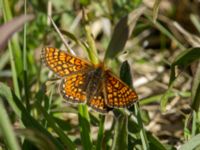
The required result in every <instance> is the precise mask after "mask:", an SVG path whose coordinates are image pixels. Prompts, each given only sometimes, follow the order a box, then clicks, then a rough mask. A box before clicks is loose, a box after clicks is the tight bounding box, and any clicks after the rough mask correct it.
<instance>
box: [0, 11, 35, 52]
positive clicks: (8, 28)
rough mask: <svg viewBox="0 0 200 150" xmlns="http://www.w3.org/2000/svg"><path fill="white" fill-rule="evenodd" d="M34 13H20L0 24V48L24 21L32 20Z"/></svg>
mask: <svg viewBox="0 0 200 150" xmlns="http://www.w3.org/2000/svg"><path fill="white" fill-rule="evenodd" d="M33 18H34V15H32V14H31V15H26V16H25V15H22V16H19V17H16V18H14V19H13V20H11V21H9V22H7V23H5V24H3V25H2V26H0V35H1V36H0V50H1V49H3V48H4V47H5V46H6V44H7V42H8V40H9V39H10V38H11V36H12V35H13V34H14V33H15V32H17V31H19V29H21V28H22V27H23V25H24V23H25V22H27V21H31V20H33Z"/></svg>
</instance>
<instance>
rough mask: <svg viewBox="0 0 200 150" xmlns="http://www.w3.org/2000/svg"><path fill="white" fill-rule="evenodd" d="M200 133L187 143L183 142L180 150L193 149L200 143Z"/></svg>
mask: <svg viewBox="0 0 200 150" xmlns="http://www.w3.org/2000/svg"><path fill="white" fill-rule="evenodd" d="M199 139H200V134H198V135H196V136H194V137H192V138H191V139H190V140H189V141H188V142H187V143H185V144H183V145H182V146H181V148H180V149H179V150H191V149H195V148H196V147H197V146H199V145H200V140H199Z"/></svg>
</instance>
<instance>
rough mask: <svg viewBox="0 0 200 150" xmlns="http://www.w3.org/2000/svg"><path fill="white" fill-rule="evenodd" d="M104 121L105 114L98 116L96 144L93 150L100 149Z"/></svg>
mask: <svg viewBox="0 0 200 150" xmlns="http://www.w3.org/2000/svg"><path fill="white" fill-rule="evenodd" d="M104 121H105V116H100V123H99V131H98V136H97V144H96V148H95V150H101V149H102V142H103V136H104Z"/></svg>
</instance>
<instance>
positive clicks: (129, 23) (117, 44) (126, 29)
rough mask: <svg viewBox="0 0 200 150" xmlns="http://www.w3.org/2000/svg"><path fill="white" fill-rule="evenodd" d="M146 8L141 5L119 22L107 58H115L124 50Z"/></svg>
mask: <svg viewBox="0 0 200 150" xmlns="http://www.w3.org/2000/svg"><path fill="white" fill-rule="evenodd" d="M144 10H145V7H143V6H142V7H139V8H137V9H135V10H134V11H132V12H131V13H130V14H128V15H126V16H125V17H123V18H122V19H121V20H120V21H119V22H118V23H117V25H116V26H115V28H114V32H113V35H112V38H111V41H110V43H109V45H108V48H107V51H106V54H105V58H104V59H105V60H107V59H112V58H115V57H116V56H117V55H118V54H119V53H120V52H121V51H122V50H123V48H124V46H125V44H126V41H127V40H128V38H129V37H130V35H131V33H132V31H133V29H134V27H135V24H136V22H137V20H138V18H139V17H140V16H141V15H142V14H143V13H144Z"/></svg>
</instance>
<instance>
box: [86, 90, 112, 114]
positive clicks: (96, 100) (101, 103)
mask: <svg viewBox="0 0 200 150" xmlns="http://www.w3.org/2000/svg"><path fill="white" fill-rule="evenodd" d="M87 104H88V105H89V106H90V107H91V108H93V109H94V110H96V111H98V112H100V113H106V112H108V111H109V110H110V109H111V108H109V107H108V106H107V105H106V103H105V98H104V94H103V91H102V90H100V91H98V92H97V93H96V94H95V95H94V96H93V97H92V98H91V99H90V100H88V102H87Z"/></svg>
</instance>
